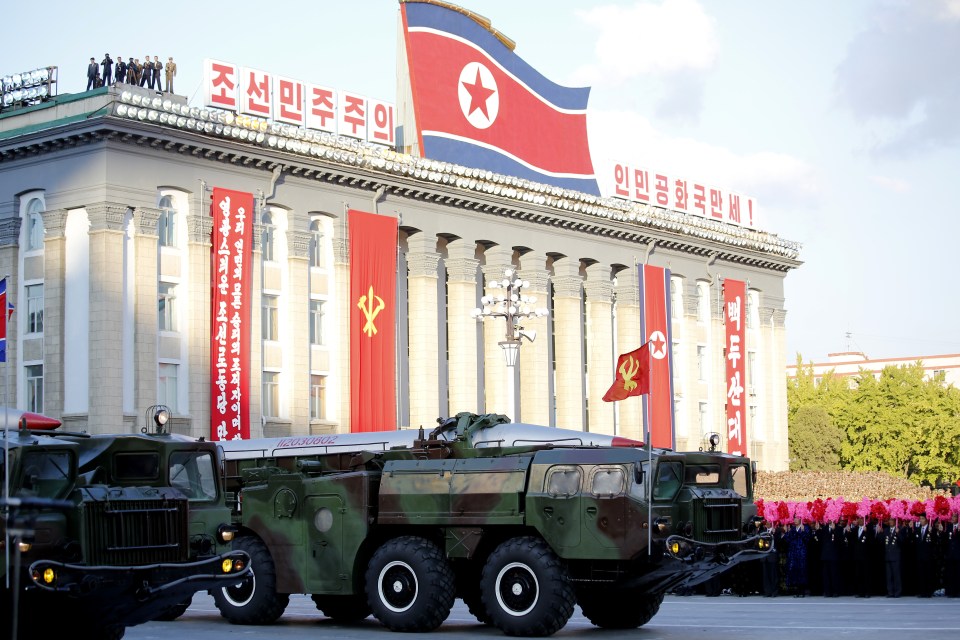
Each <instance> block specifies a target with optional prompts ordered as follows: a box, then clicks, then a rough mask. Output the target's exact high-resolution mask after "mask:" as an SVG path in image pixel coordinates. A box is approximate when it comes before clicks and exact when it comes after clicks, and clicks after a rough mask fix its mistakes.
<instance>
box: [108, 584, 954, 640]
mask: <svg viewBox="0 0 960 640" xmlns="http://www.w3.org/2000/svg"><path fill="white" fill-rule="evenodd" d="M883 632H890V633H892V634H894V635H892V636H886V637H895V638H897V640H905V639H907V640H908V639H912V638H923V639H924V640H929V639H930V638H947V637H957V633H958V632H960V599H948V598H942V597H936V598H931V599H920V598H906V597H904V598H899V599H889V598H882V597H874V598H869V599H859V598H853V597H843V598H830V599H824V598H820V597H807V598H792V597H779V598H762V597H760V596H751V597H747V598H738V597H736V596H728V595H724V596H720V597H717V598H707V597H704V596H690V597H677V596H667V598H666V599H665V600H664V602H663V606H662V607H661V608H660V612H659V613H658V614H657V615H656V616H654V618H653V620H651V621H650V622H649V623H648V624H646V625H644V626H643V627H640V628H638V629H634V630H631V631H602V630H599V629H597V628H596V627H594V626H593V625H591V624H590V622H588V621H587V620H586V619H585V618H584V617H583V616H582V615H581V614H580V610H579V609H577V610H576V611H575V613H574V615H573V617H572V618H571V619H570V622H568V623H567V626H566V627H564V628H563V629H562V630H560V631H559V632H558V633H557V634H556V635H554V636H553V637H554V638H571V637H575V638H584V639H587V638H596V639H597V640H614V639H618V638H631V639H633V640H659V639H683V638H738V639H741V640H742V639H744V638H789V640H806V639H813V638H817V639H819V638H831V639H833V640H837V639H843V640H850V639H853V640H860V639H863V640H867V639H869V640H877V638H878V634H880V633H883ZM430 635H431V636H435V637H436V638H437V640H459V639H460V638H485V637H489V638H505V637H506V636H503V635H502V634H501V633H500V632H499V631H498V630H497V629H495V628H493V627H486V626H483V625H480V624H478V623H477V621H476V620H475V619H474V618H473V616H471V615H470V614H469V613H468V612H467V608H466V607H465V606H464V605H463V604H462V603H461V602H460V601H459V600H458V601H457V603H456V605H455V606H454V608H453V611H452V612H451V613H450V617H449V618H448V619H447V621H446V622H445V623H444V624H443V626H441V627H440V628H439V629H437V630H436V631H434V632H432V633H431V634H430ZM389 637H393V638H395V639H396V640H399V639H400V638H402V637H403V636H402V634H393V633H392V632H390V631H388V630H387V629H385V628H383V627H381V626H380V624H379V623H378V622H377V621H376V620H375V619H374V618H372V617H370V618H367V619H366V620H365V621H363V622H362V623H359V624H356V625H350V626H347V625H340V624H336V623H334V622H333V621H331V620H329V619H328V618H326V617H324V616H323V615H322V614H321V613H320V612H319V611H317V609H316V608H315V607H314V605H313V601H312V600H310V598H309V597H308V596H299V595H298V596H292V597H291V598H290V606H289V607H287V610H286V613H284V615H283V617H282V618H281V619H280V620H279V621H278V622H277V623H276V624H274V625H271V626H269V627H251V626H239V625H231V624H229V623H228V622H227V621H226V620H223V619H222V618H221V617H220V614H219V612H218V611H217V609H216V607H215V606H214V604H213V599H212V598H211V597H209V596H207V595H206V594H198V595H197V596H196V597H195V598H194V601H193V604H192V605H191V607H190V608H189V609H188V610H187V612H186V613H185V614H184V615H183V616H182V617H181V618H180V619H179V620H175V621H173V622H151V623H148V624H145V625H140V626H138V627H132V628H130V629H127V633H126V636H125V638H126V639H127V640H161V639H162V640H169V639H171V638H176V639H177V640H221V639H223V638H258V639H259V638H265V639H268V640H281V639H282V640H316V639H317V638H336V639H337V640H355V639H356V640H373V639H381V640H382V639H385V638H389Z"/></svg>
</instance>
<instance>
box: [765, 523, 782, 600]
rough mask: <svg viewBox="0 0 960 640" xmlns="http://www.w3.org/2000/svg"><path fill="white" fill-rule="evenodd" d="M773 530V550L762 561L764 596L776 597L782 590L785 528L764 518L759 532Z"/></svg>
mask: <svg viewBox="0 0 960 640" xmlns="http://www.w3.org/2000/svg"><path fill="white" fill-rule="evenodd" d="M767 531H772V532H773V550H772V551H770V552H769V553H767V555H765V556H763V559H762V560H761V561H760V565H761V569H762V571H763V597H764V598H776V597H777V594H778V593H779V591H780V547H781V546H782V545H783V529H782V528H780V527H778V526H775V525H773V524H772V523H770V522H767V521H766V520H764V522H763V524H762V525H761V526H760V530H759V533H765V532H767Z"/></svg>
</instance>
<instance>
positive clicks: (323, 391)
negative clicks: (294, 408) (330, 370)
mask: <svg viewBox="0 0 960 640" xmlns="http://www.w3.org/2000/svg"><path fill="white" fill-rule="evenodd" d="M310 419H311V420H326V419H327V377H326V376H315V375H312V376H310Z"/></svg>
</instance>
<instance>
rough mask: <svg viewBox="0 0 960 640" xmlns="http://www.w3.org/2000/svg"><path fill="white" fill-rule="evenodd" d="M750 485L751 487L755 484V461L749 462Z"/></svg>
mask: <svg viewBox="0 0 960 640" xmlns="http://www.w3.org/2000/svg"><path fill="white" fill-rule="evenodd" d="M750 484H752V485H756V484H757V461H756V460H751V461H750Z"/></svg>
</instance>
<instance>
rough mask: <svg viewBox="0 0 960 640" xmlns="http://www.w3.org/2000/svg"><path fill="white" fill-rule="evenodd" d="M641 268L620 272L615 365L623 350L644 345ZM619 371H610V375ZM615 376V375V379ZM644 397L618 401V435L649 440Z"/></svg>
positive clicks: (618, 277) (631, 349) (618, 276)
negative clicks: (644, 426)
mask: <svg viewBox="0 0 960 640" xmlns="http://www.w3.org/2000/svg"><path fill="white" fill-rule="evenodd" d="M638 287H639V283H638V282H637V270H636V269H635V268H633V267H629V268H627V269H624V270H622V271H620V272H618V273H617V288H616V294H617V303H616V304H617V351H618V353H616V354H614V359H613V364H614V365H616V362H617V361H616V358H617V357H618V356H619V354H621V353H626V352H628V351H633V350H634V349H636V348H638V347H640V346H642V345H643V342H644V339H643V336H641V335H640V290H639V288H638ZM614 375H616V373H615V372H614V371H613V370H612V368H611V371H610V376H614ZM612 380H613V378H612V377H611V381H612ZM642 400H643V398H642V397H640V396H636V397H633V398H627V399H626V400H621V401H620V402H614V403H612V404H615V405H616V411H617V414H618V415H617V435H621V436H624V437H625V438H633V439H634V440H645V437H644V435H643V402H642Z"/></svg>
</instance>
